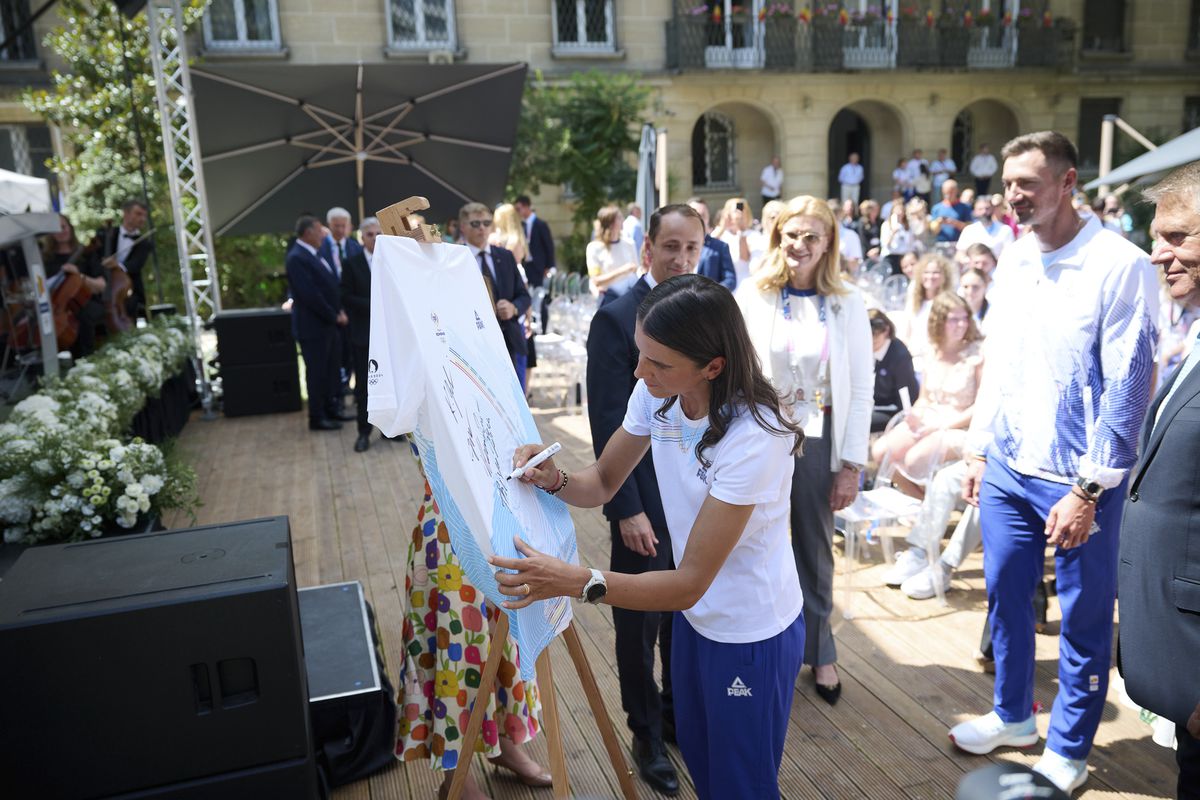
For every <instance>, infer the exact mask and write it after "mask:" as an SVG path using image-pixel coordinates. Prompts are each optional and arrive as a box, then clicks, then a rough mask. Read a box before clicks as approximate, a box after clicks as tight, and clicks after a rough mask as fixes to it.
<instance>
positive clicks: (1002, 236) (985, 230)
mask: <svg viewBox="0 0 1200 800" xmlns="http://www.w3.org/2000/svg"><path fill="white" fill-rule="evenodd" d="M1013 239H1014V237H1013V232H1012V228H1010V227H1008V226H1007V225H1005V224H1004V223H1003V222H996V221H995V220H992V224H991V225H990V226H988V225H984V224H983V223H982V222H980V221H978V220H976V221H975V222H972V223H971V224H970V225H968V226H967V227H965V228H963V230H962V233H960V234H959V235H958V242H957V243H956V244H955V245H954V246H955V249H957V250H958V252H960V253H961V252H963V251H964V250H966V249H967V248H968V247H970V246H971V245H973V244H975V243H976V242H979V243H982V244H986V245H987V246H988V249H990V250H991V251H992V255H994V256H995V257H996V260H997V261H999V260H1000V254H1001V253H1003V252H1004V248H1005V247H1007V246H1008V245H1010V244H1012V243H1013Z"/></svg>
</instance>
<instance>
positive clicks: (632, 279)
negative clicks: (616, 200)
mask: <svg viewBox="0 0 1200 800" xmlns="http://www.w3.org/2000/svg"><path fill="white" fill-rule="evenodd" d="M624 224H625V217H624V216H623V215H622V214H621V209H620V208H619V207H617V206H615V205H608V206H605V207H604V208H602V209H600V210H599V211H598V212H597V213H596V222H595V238H594V239H592V241H590V242H588V246H587V250H586V252H585V257H586V259H587V270H588V277H589V278H591V290H592V294H594V295H596V296H597V297H599V296H600V295H603V294H604V293H605V292H608V291H614V292H617V293H618V294H620V293H623V292H624V291H625V290H626V289H628V288H629V287H630V286H633V284H634V283H636V282H637V277H638V276H637V265H638V254H637V253H636V252H635V251H634V247H633V242H630V241H628V240H627V239H622V238H621V228H622V226H623V225H624Z"/></svg>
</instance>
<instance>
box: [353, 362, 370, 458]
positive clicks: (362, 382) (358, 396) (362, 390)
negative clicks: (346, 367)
mask: <svg viewBox="0 0 1200 800" xmlns="http://www.w3.org/2000/svg"><path fill="white" fill-rule="evenodd" d="M353 347H354V405H355V407H356V408H357V411H358V434H359V435H360V436H364V435H366V434H369V433H370V432H371V424H370V423H369V422H367V351H368V348H367V346H366V345H358V344H356V345H353Z"/></svg>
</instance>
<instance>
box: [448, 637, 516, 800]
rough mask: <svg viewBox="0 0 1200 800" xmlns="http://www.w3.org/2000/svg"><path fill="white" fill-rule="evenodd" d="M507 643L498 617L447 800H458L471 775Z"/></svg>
mask: <svg viewBox="0 0 1200 800" xmlns="http://www.w3.org/2000/svg"><path fill="white" fill-rule="evenodd" d="M506 641H508V614H501V615H500V619H499V620H497V622H496V627H495V628H493V629H492V638H491V643H490V644H489V645H488V657H487V662H485V663H484V665H483V675H481V676H480V679H479V689H478V691H477V692H476V693H475V705H474V706H473V707H472V708H471V718H470V719H469V720H468V721H467V731H466V733H464V734H463V740H462V750H461V755H460V756H459V758H458V764H457V765H456V766H455V767H454V778H453V779H451V781H450V793H449V795H448V796H447V797H448V800H460V798H461V797H462V793H463V789H464V788H466V785H467V776H468V775H470V774H471V762H472V761H473V760H474V758H475V742H476V740H478V739H479V731H480V730H482V729H483V714H484V711H485V710H486V709H487V707H488V704H490V703H491V702H492V691H493V690H494V689H495V688H496V673H497V672H499V671H500V656H501V654H502V653H503V652H504V643H505V642H506Z"/></svg>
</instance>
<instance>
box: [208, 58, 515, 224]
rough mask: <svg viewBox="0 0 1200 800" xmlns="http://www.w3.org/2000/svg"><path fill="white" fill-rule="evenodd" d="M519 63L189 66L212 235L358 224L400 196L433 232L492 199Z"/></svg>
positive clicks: (499, 186) (499, 179) (507, 141)
mask: <svg viewBox="0 0 1200 800" xmlns="http://www.w3.org/2000/svg"><path fill="white" fill-rule="evenodd" d="M526 69H527V67H526V65H525V64H507V65H494V64H452V65H437V66H433V65H428V64H421V65H406V64H370V65H363V64H335V65H329V64H320V65H311V66H293V65H255V64H249V65H227V66H226V65H222V66H210V65H201V66H197V67H194V68H193V69H192V85H193V89H194V93H195V104H196V118H197V129H198V132H199V136H200V151H201V158H202V161H203V164H204V171H205V183H206V184H207V188H208V206H209V218H210V223H211V225H212V227H213V230H214V231H215V232H216V233H217V234H245V233H275V232H282V231H288V230H291V228H292V226H293V224H294V223H295V220H296V217H297V216H299V215H300V214H301V213H304V212H311V213H315V214H317V215H320V216H324V213H325V210H326V209H328V208H331V207H333V206H342V207H344V208H346V209H348V210H349V211H350V212H351V213H352V214H354V215H355V218H356V219H358V220H361V219H362V218H363V217H364V216H370V215H371V214H374V213H375V212H376V211H377V210H379V209H381V208H383V207H385V206H388V205H391V204H392V203H395V202H397V201H398V200H402V199H404V198H405V197H408V196H410V195H422V196H424V197H427V198H428V199H429V204H430V208H429V211H428V212H427V214H428V221H429V222H433V223H438V222H442V221H444V220H446V219H448V218H450V217H452V216H454V215H456V214H457V213H458V209H459V208H460V207H461V206H462V205H463V204H464V203H467V202H469V201H478V202H482V203H486V204H488V205H493V204H495V203H497V202H499V201H500V200H501V198H502V196H503V193H504V184H505V181H506V179H507V177H508V165H509V161H510V159H511V155H512V144H513V140H514V138H515V136H516V127H517V117H518V115H519V113H520V107H521V93H522V91H523V90H524V86H525V71H526Z"/></svg>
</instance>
